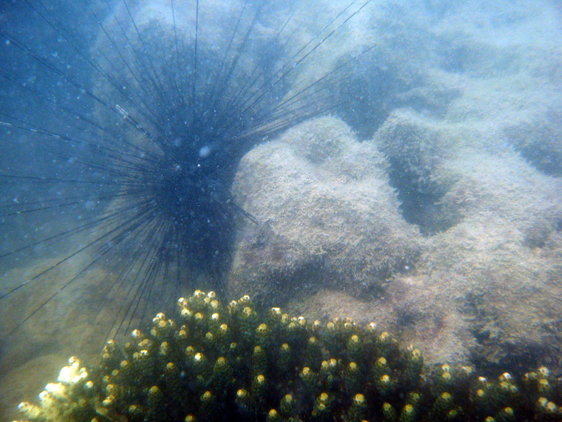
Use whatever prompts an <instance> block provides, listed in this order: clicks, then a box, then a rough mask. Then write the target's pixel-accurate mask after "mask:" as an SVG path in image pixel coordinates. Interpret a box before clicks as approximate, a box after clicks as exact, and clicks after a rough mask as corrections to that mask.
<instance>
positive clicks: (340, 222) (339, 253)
mask: <svg viewBox="0 0 562 422" xmlns="http://www.w3.org/2000/svg"><path fill="white" fill-rule="evenodd" d="M385 168H386V162H385V159H384V156H383V155H382V154H381V153H380V152H379V151H378V149H377V148H376V146H375V145H374V143H372V142H362V143H361V142H358V141H357V139H355V137H354V136H353V134H352V132H351V130H350V129H349V127H347V126H346V125H345V123H343V122H342V121H340V120H338V119H335V118H329V117H326V118H319V119H315V120H312V121H309V122H306V123H303V124H301V125H299V126H297V127H295V128H293V129H291V130H289V131H287V133H285V134H284V135H282V136H281V137H279V138H278V139H276V140H274V141H272V142H267V143H265V144H262V145H260V146H258V147H256V148H255V149H254V150H252V151H251V152H250V153H248V154H246V156H245V157H244V158H243V159H242V161H241V163H240V166H239V170H238V173H237V177H236V179H235V183H234V186H233V193H234V195H235V196H236V198H237V200H238V201H239V202H240V205H241V206H242V207H243V208H244V209H245V210H247V211H248V212H249V213H250V214H252V216H253V217H254V218H255V219H256V220H257V221H258V223H257V224H254V223H253V222H251V221H247V222H245V224H244V227H243V228H242V229H241V230H240V232H239V235H238V242H237V243H236V246H235V254H234V260H233V265H232V268H231V271H230V273H229V285H230V286H229V287H230V289H231V290H232V294H234V295H239V294H240V293H241V292H244V291H246V290H247V289H250V288H251V289H252V292H253V294H254V296H255V297H256V300H258V301H259V300H262V299H267V298H271V297H275V299H276V300H283V299H285V300H286V298H289V297H291V296H293V295H294V294H295V293H296V294H298V295H309V294H310V292H314V291H315V290H317V289H319V288H334V289H343V290H345V291H346V292H348V293H350V294H355V295H357V296H359V295H361V294H364V293H365V292H366V291H371V292H377V291H380V290H381V289H382V284H383V283H384V282H385V280H386V279H387V278H388V277H389V276H390V274H392V273H394V272H396V271H400V270H401V269H402V268H403V267H404V266H406V265H407V264H408V263H409V262H411V261H413V260H414V259H415V258H416V257H417V255H418V254H419V250H420V248H421V242H422V238H421V235H420V234H419V231H418V229H417V227H415V226H413V225H411V224H408V223H407V222H406V221H405V220H404V219H403V218H402V216H401V215H400V213H399V211H398V206H399V202H398V200H397V197H396V193H395V192H394V190H393V189H392V187H391V186H390V185H389V181H388V176H387V173H386V171H385Z"/></svg>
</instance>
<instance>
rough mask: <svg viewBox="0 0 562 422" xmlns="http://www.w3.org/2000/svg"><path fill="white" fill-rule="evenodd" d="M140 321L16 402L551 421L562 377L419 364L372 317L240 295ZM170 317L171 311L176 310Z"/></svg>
mask: <svg viewBox="0 0 562 422" xmlns="http://www.w3.org/2000/svg"><path fill="white" fill-rule="evenodd" d="M178 306H179V315H178V319H177V320H172V319H170V318H168V317H166V316H165V315H164V314H162V313H160V314H158V315H156V317H155V318H154V319H153V323H152V327H151V328H149V330H148V331H147V332H141V331H140V330H134V331H133V333H132V340H130V341H129V342H127V343H125V344H124V345H123V346H120V345H118V344H116V343H115V342H113V341H110V342H108V343H107V345H106V346H105V348H104V351H103V353H102V356H101V363H100V364H99V365H98V366H95V367H91V368H90V367H87V366H85V365H84V364H83V363H82V362H81V361H80V360H78V359H77V358H71V359H70V361H69V365H68V366H66V367H64V368H63V369H62V370H61V372H60V375H59V378H58V382H57V383H50V384H48V385H47V386H46V388H45V390H44V391H43V392H42V393H41V394H40V395H39V400H40V403H39V405H34V404H30V403H27V402H25V403H22V404H20V406H19V409H20V412H21V413H22V414H23V416H24V418H25V420H27V421H33V422H51V421H52V422H54V421H57V422H66V421H69V422H79V421H85V422H91V421H95V422H106V421H147V422H149V421H185V422H194V421H228V420H237V421H267V422H281V421H290V422H299V421H302V422H306V421H326V422H328V421H334V420H337V421H345V422H347V421H354V422H360V421H369V420H370V421H373V420H381V421H385V422H396V421H400V422H407V421H485V422H494V421H525V420H529V421H531V420H532V421H555V420H559V418H560V416H562V408H561V407H560V405H561V404H562V403H561V402H560V393H561V392H562V381H561V380H560V379H558V378H555V377H553V376H552V375H551V374H550V373H549V371H548V369H547V368H546V367H544V366H543V367H540V368H538V370H537V371H534V372H527V373H526V374H525V375H524V376H523V377H522V378H521V379H516V378H515V377H514V376H512V375H510V374H509V373H503V374H502V375H500V376H499V378H497V379H490V380H488V379H486V378H484V377H481V376H478V375H477V374H476V373H475V371H474V369H473V368H472V367H470V366H457V367H450V366H449V365H447V364H442V365H438V366H434V367H427V366H424V363H423V358H422V354H421V352H420V351H419V350H418V349H416V348H415V347H413V346H409V347H407V348H406V349H401V348H399V347H398V344H397V342H396V341H395V340H394V339H393V338H391V337H390V335H389V334H388V333H387V332H384V331H383V332H381V331H379V330H378V329H377V327H376V325H375V324H374V323H371V324H367V325H364V326H361V325H358V324H356V323H354V322H353V321H352V320H350V319H334V320H333V321H330V322H328V323H321V322H319V321H313V322H310V321H307V320H306V319H305V318H303V317H298V318H296V317H289V316H288V315H287V314H286V313H283V312H282V311H281V309H279V308H271V309H270V310H269V311H268V312H266V313H263V314H262V313H260V312H259V311H258V310H257V309H256V307H255V306H254V304H253V303H252V300H251V299H250V297H249V296H244V297H242V298H241V299H240V300H238V301H232V302H231V303H230V304H229V305H227V306H223V305H222V304H221V303H220V302H219V301H218V300H217V299H216V296H215V294H214V293H213V292H209V293H207V294H205V293H204V292H201V291H196V292H195V293H194V294H193V295H192V296H191V297H189V298H187V299H184V298H181V299H180V300H179V301H178ZM175 321H177V322H175Z"/></svg>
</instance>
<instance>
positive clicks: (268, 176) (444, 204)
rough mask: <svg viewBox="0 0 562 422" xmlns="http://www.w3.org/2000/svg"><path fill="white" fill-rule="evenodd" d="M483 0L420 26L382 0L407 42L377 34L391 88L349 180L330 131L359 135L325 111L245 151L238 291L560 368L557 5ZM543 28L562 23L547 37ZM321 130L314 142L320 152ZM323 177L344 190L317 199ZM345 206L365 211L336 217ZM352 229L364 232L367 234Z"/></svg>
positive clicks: (489, 359) (466, 351)
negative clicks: (397, 16) (398, 18)
mask: <svg viewBox="0 0 562 422" xmlns="http://www.w3.org/2000/svg"><path fill="white" fill-rule="evenodd" d="M476 4H477V2H468V3H463V5H457V4H453V3H452V2H449V3H443V4H442V6H435V10H434V15H433V19H434V20H433V21H432V20H431V19H430V18H427V20H425V21H424V19H419V20H417V21H416V22H415V23H414V22H413V20H412V19H413V16H412V15H411V14H412V13H413V12H412V11H413V10H414V9H415V7H414V6H412V7H411V8H410V9H408V8H407V7H406V5H405V4H403V3H401V2H393V3H392V6H391V5H390V2H389V3H387V5H388V8H382V9H381V12H380V14H376V15H375V16H374V17H373V21H374V22H377V25H374V26H373V28H374V29H373V30H372V31H373V33H371V35H372V36H373V37H375V38H376V35H373V34H377V35H379V36H381V37H382V31H383V29H388V31H387V32H385V33H384V38H382V39H384V40H386V41H387V42H388V45H391V43H392V42H398V41H397V40H402V41H403V43H404V45H402V47H403V48H401V49H398V50H393V52H394V53H395V55H394V56H391V55H390V54H389V53H388V51H386V50H385V48H384V45H385V44H384V43H383V44H382V45H383V46H381V47H380V50H377V51H378V53H379V58H380V60H381V62H382V63H384V66H383V67H385V66H386V69H392V70H395V72H394V75H393V76H392V78H390V77H389V76H388V75H386V76H385V77H386V79H383V80H385V81H387V82H389V84H390V86H391V87H393V88H394V91H392V90H391V91H387V92H385V95H387V97H386V102H381V101H379V102H377V104H378V106H380V107H381V108H379V112H380V113H381V114H379V115H378V118H381V116H384V118H382V120H381V122H380V124H373V125H371V127H374V128H376V130H375V131H374V133H372V134H371V135H368V137H367V138H366V139H367V140H366V141H363V142H360V143H358V142H357V141H356V140H353V141H351V144H350V145H353V146H349V147H347V148H348V151H357V152H356V153H357V155H359V156H360V158H359V159H357V169H369V171H370V172H372V175H371V174H369V175H368V176H367V177H366V178H364V179H361V177H365V176H364V175H365V173H359V176H358V177H356V178H353V177H349V175H345V176H342V175H341V174H342V173H341V168H338V166H341V165H342V164H340V161H338V158H332V159H331V160H328V159H327V157H326V156H328V157H329V158H330V151H331V149H330V148H331V146H332V145H333V144H338V142H339V141H337V140H336V139H335V138H337V137H338V136H339V137H340V138H341V139H342V140H343V141H341V142H345V143H347V144H349V142H350V140H349V136H350V135H349V133H347V129H344V128H341V129H339V132H335V131H333V126H334V124H335V123H334V120H331V119H321V120H317V121H314V122H309V123H306V124H305V125H303V126H300V127H299V128H295V129H293V131H289V132H287V134H285V135H284V136H282V137H281V138H280V139H279V140H278V141H274V142H271V143H268V144H265V145H262V146H260V147H258V148H257V149H256V150H254V151H252V152H250V153H249V154H248V155H247V156H246V157H245V158H244V159H243V162H242V165H241V167H240V169H239V173H238V176H237V184H236V185H235V187H234V191H235V193H236V194H237V196H238V197H239V198H240V200H241V203H242V204H244V207H246V209H247V210H248V212H250V213H252V214H255V215H256V217H257V219H258V220H259V221H260V223H261V225H260V226H255V225H252V224H250V223H248V224H245V226H244V227H243V228H242V229H241V234H240V235H239V239H238V243H237V247H238V249H237V251H236V261H235V265H234V267H233V269H232V272H231V274H230V277H231V279H230V283H231V288H232V290H233V291H235V292H239V291H241V290H244V291H251V292H252V294H255V295H257V296H258V297H259V298H265V299H266V300H271V299H272V298H281V299H282V300H286V301H287V302H286V303H284V306H285V305H286V306H288V307H289V309H291V310H294V311H296V312H299V313H304V314H305V315H307V316H311V317H312V316H314V317H325V316H327V317H333V316H337V315H350V316H352V317H353V318H355V319H357V320H362V321H365V320H375V321H377V322H379V323H381V324H382V325H383V326H384V327H385V328H387V329H389V330H391V332H393V333H396V334H397V335H398V337H399V338H400V339H401V340H403V341H404V342H414V343H416V344H417V345H419V347H420V348H421V349H422V350H423V352H424V355H425V357H426V359H427V360H428V361H433V362H443V361H449V362H460V361H465V360H467V359H474V360H475V361H477V362H479V363H481V364H483V365H492V366H493V365H500V366H507V367H509V366H510V365H519V364H526V363H529V362H533V363H534V362H536V359H537V358H538V357H539V356H542V357H543V358H545V359H551V361H552V362H553V363H554V364H556V365H559V363H560V361H561V359H562V353H561V352H562V348H561V346H560V344H561V338H562V336H561V335H560V329H561V322H560V314H562V302H561V301H560V300H559V299H558V298H559V297H562V278H561V277H562V276H561V274H562V249H561V247H562V194H561V192H562V180H561V179H560V177H559V176H560V163H561V162H562V161H561V160H560V158H559V150H560V145H561V144H560V139H559V138H560V136H559V134H560V130H562V129H561V127H562V126H561V125H560V123H561V122H560V117H559V113H558V111H557V110H559V108H560V105H561V104H562V95H561V92H562V85H561V83H560V81H561V80H562V77H561V75H560V69H561V68H562V66H561V65H562V63H561V61H560V57H561V56H560V53H561V49H562V47H561V45H560V43H559V42H556V41H555V38H556V39H558V40H560V36H562V32H561V30H560V22H561V19H560V11H559V10H557V9H556V8H555V7H554V6H553V5H552V4H550V3H548V2H544V3H540V6H539V4H533V5H532V6H530V4H529V3H527V2H518V3H517V6H514V7H512V6H513V5H510V6H508V5H507V4H506V5H504V4H501V3H498V4H495V5H494V8H492V7H491V6H490V8H488V9H486V10H485V11H483V10H480V11H476ZM393 7H394V8H396V9H392V8H393ZM528 7H530V9H527V8H528ZM397 9H399V10H401V11H403V12H404V15H403V16H404V18H403V21H402V23H403V26H400V27H399V28H397V27H392V25H390V16H391V15H392V14H391V12H390V11H391V10H395V11H396V10H397ZM484 16H486V18H484ZM487 18H489V20H488V21H486V20H485V19H487ZM430 22H431V23H432V24H430ZM546 28H549V31H552V34H557V35H556V36H555V37H553V36H552V35H549V36H546V32H545V31H546ZM379 31H380V32H379ZM522 34H533V35H532V36H523V35H522ZM541 34H543V35H544V36H543V35H541ZM408 35H410V36H409V37H408ZM393 37H394V38H393ZM424 39H425V43H422V41H423V40H424ZM428 39H431V40H433V41H434V42H435V43H436V45H440V47H434V48H433V49H432V47H431V43H429V42H427V40H428ZM391 40H392V41H391ZM416 46H417V47H418V49H417V50H416V48H415V47H416ZM441 48H443V50H440V49H441ZM385 51H386V53H385ZM439 51H441V52H439ZM407 54H409V56H408V57H407V58H406V55H407ZM400 60H402V63H404V65H403V66H402V67H400V65H398V64H397V63H398V62H399V61H400ZM414 64H415V65H414ZM381 68H382V67H381ZM381 68H378V69H373V78H378V77H381V74H384V73H381V70H380V69H381ZM408 71H409V72H410V73H409V76H406V74H407V72H408ZM397 81H402V82H404V83H403V84H400V83H397ZM368 92H369V85H368V84H367V85H365V91H364V94H365V96H366V97H368V95H369V94H368ZM383 103H384V106H383V105H382V104H383ZM371 105H373V104H372V103H371ZM389 105H393V106H394V107H393V108H392V110H391V111H389V112H388V113H384V112H383V111H384V110H388V109H389ZM385 107H386V108H385ZM354 110H355V118H356V120H358V121H362V122H363V123H364V125H363V126H357V125H355V126H354V129H356V130H358V131H359V133H360V134H361V135H365V132H364V129H365V127H368V126H369V119H371V121H374V120H376V119H377V116H369V115H368V114H366V113H367V112H366V111H365V110H366V109H364V108H357V109H354ZM369 110H370V111H372V110H373V109H372V108H371V109H369ZM353 122H354V119H352V123H353ZM321 124H322V125H323V126H321ZM340 125H341V123H340ZM315 139H321V140H323V141H322V142H324V144H323V147H322V148H316V149H314V140H315ZM328 141H330V143H328ZM299 142H302V144H303V146H302V147H300V149H299V147H298V145H299ZM289 145H295V147H290V146H289ZM326 151H328V152H326ZM373 151H376V152H373ZM303 160H304V161H303ZM369 160H370V161H371V163H372V164H371V166H369V165H368V164H367V163H366V162H365V161H369ZM303 163H305V164H303ZM305 168H307V169H310V168H314V169H315V171H316V173H314V174H313V175H310V170H304V169H305ZM334 168H337V171H336V172H334V170H333V169H334ZM297 169H298V170H297ZM338 172H339V173H338ZM330 178H331V179H330ZM361 180H362V181H363V184H362V185H361V182H360V181H361ZM275 181H278V184H276V182H275ZM328 181H329V182H328ZM358 185H361V189H358ZM297 187H298V188H297ZM330 189H333V190H336V191H337V192H342V193H344V192H345V193H346V194H347V193H349V197H347V196H345V195H344V194H342V196H341V199H339V202H338V201H335V202H334V201H324V202H323V201H322V200H316V201H314V200H313V199H314V197H315V196H314V195H315V192H327V193H325V194H324V193H322V194H319V193H318V194H317V196H318V197H324V198H333V193H332V192H333V191H331V190H330ZM393 189H394V190H393ZM303 198H304V199H305V200H304V201H302V199H303ZM295 199H296V202H297V203H296V204H292V201H295ZM397 199H398V203H399V205H398V207H396V201H397ZM368 201H371V203H370V208H364V207H363V205H364V204H365V203H367V202H368ZM302 207H304V208H302ZM342 207H344V208H346V209H348V210H353V211H354V213H355V214H354V218H355V220H351V219H349V218H348V219H342V217H341V213H342V211H341V209H340V208H342ZM378 218H380V220H378ZM350 221H353V223H350ZM358 221H360V222H362V223H363V224H364V225H361V224H359V225H358V226H357V222H358ZM384 222H386V225H385V223H384ZM289 224H291V225H292V229H289V228H288V225H289ZM354 225H355V226H354ZM383 226H384V228H385V229H386V230H385V229H383ZM321 227H328V230H327V234H326V232H323V231H320V230H319V228H321ZM357 227H370V228H372V229H373V232H372V236H369V235H368V234H367V230H366V229H363V231H362V230H361V229H360V230H357V229H356V228H357ZM330 229H331V230H330ZM352 229H353V231H354V232H355V234H356V235H357V236H359V238H360V239H361V240H362V241H364V242H365V243H364V245H368V247H364V246H361V247H360V248H358V249H357V250H355V249H353V245H354V244H355V243H354V239H355V242H359V243H360V242H361V240H358V239H359V238H354V237H353V236H350V235H349V233H350V232H351V230H352ZM322 233H324V234H325V237H322V236H321V234H322ZM375 233H376V235H375ZM418 233H421V234H422V235H423V236H422V235H420V234H418ZM404 234H405V235H406V236H403V235H404ZM338 235H341V240H338V242H339V246H340V247H337V246H336V243H338V242H334V240H335V239H338ZM391 244H392V246H391V247H390V248H389V247H388V245H391ZM268 245H269V246H270V247H269V246H268ZM273 245H275V247H273ZM325 245H327V246H326V247H325ZM379 246H380V247H382V249H380V250H378V249H377V248H378V247H379ZM369 248H372V249H369ZM375 250H376V251H377V252H376V253H375V254H372V252H373V251H375ZM258 256H263V257H267V260H264V261H262V262H257V261H256V260H255V258H256V257H258ZM371 258H372V259H371ZM381 264H382V265H381ZM371 265H372V266H371ZM374 268H385V270H386V271H379V272H377V271H374V270H373V269H374ZM274 274H276V275H279V276H278V277H273V275H274ZM244 280H247V282H245V281H244ZM250 280H251V281H250ZM275 280H277V282H276V281H275ZM339 286H342V287H344V288H343V289H340V288H339ZM369 287H371V288H372V287H375V288H374V289H371V290H369ZM248 289H251V290H248ZM362 293H363V296H362V297H361V294H362ZM364 293H368V294H367V295H365V294H364Z"/></svg>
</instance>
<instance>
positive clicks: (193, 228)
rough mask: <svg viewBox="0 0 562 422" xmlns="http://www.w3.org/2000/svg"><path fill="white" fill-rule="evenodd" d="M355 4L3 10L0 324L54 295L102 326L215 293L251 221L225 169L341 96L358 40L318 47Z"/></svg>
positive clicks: (5, 328) (6, 328)
mask: <svg viewBox="0 0 562 422" xmlns="http://www.w3.org/2000/svg"><path fill="white" fill-rule="evenodd" d="M368 3H369V0H367V1H359V2H358V1H356V2H353V3H351V4H346V5H343V6H342V7H341V8H340V9H339V10H336V11H335V12H332V13H328V14H327V16H322V17H321V18H319V17H318V16H316V15H317V14H315V13H309V18H308V19H309V20H308V21H307V20H306V19H302V18H301V17H299V14H298V13H297V12H295V11H299V10H300V11H303V10H306V5H304V7H303V6H300V7H301V8H300V9H299V8H298V6H297V5H296V4H294V3H293V2H290V3H287V4H277V3H276V2H267V1H230V2H228V3H224V2H213V1H205V2H203V1H201V2H200V1H190V2H178V1H174V0H171V1H157V0H153V1H131V0H118V1H116V2H114V3H112V4H111V5H107V4H105V3H104V2H95V1H85V2H71V1H54V2H42V1H40V0H25V1H22V2H12V3H11V5H9V6H4V10H3V11H2V15H1V16H0V18H1V19H2V20H1V22H0V24H1V26H0V36H1V38H2V45H1V50H0V55H1V56H2V60H1V62H2V68H1V70H0V75H1V76H2V78H1V79H2V82H1V88H2V91H1V95H2V106H1V109H0V126H1V130H2V157H1V163H0V164H1V165H2V167H1V171H0V181H1V182H2V198H1V201H2V202H1V208H0V212H1V217H2V224H3V229H2V236H3V239H2V247H1V250H0V259H1V260H2V265H3V271H2V272H3V274H4V277H3V279H2V281H1V285H0V301H1V303H2V307H3V308H4V311H3V314H2V333H4V335H5V334H7V333H11V332H14V331H15V330H16V329H18V328H20V327H21V326H22V325H23V324H25V323H27V322H28V321H29V322H31V321H32V320H33V319H34V318H32V317H34V316H37V317H39V315H42V314H43V315H48V316H49V319H56V318H61V316H60V312H61V311H58V312H59V314H57V313H56V312H55V310H54V309H58V308H60V307H57V306H56V302H57V301H63V300H64V301H70V302H73V301H75V302H76V303H79V304H80V307H81V308H82V310H84V309H87V308H88V309H91V310H93V311H94V312H99V311H100V309H104V310H105V309H107V312H108V313H110V314H111V320H112V321H115V325H114V327H113V329H112V333H111V335H115V333H116V332H118V331H120V330H121V329H124V328H126V327H127V326H128V324H129V323H130V321H131V320H132V319H134V318H142V316H143V315H145V314H146V312H147V311H146V309H144V308H145V307H146V306H148V304H151V305H155V304H157V305H158V306H161V305H160V303H166V302H170V298H173V297H177V296H178V295H179V293H180V291H181V289H182V287H187V286H188V287H189V288H194V287H202V288H205V287H212V288H213V289H215V290H217V291H218V292H219V294H220V295H222V296H225V294H226V293H225V287H224V286H223V283H222V282H221V280H222V274H223V271H224V269H225V268H227V267H228V263H229V256H230V248H231V244H232V239H233V233H234V230H233V225H234V222H235V221H236V219H237V218H249V219H252V216H250V215H248V214H247V213H245V212H244V210H242V209H240V208H239V207H238V206H237V205H236V202H235V200H234V198H232V197H231V195H230V186H231V182H232V179H233V177H234V174H235V171H236V166H237V163H238V161H239V159H240V157H242V156H243V155H244V154H245V153H246V152H247V151H248V150H249V149H250V148H251V147H252V146H254V145H255V144H256V143H258V142H262V141H263V140H264V139H267V138H268V137H270V136H271V135H273V134H275V133H277V132H278V131H280V130H283V129H285V128H287V127H289V126H290V125H293V124H295V123H296V122H298V121H301V120H303V119H306V118H309V117H312V116H315V115H318V114H320V113H325V112H328V111H331V110H334V109H337V108H338V107H341V105H342V103H341V99H339V100H337V99H336V95H335V94H334V92H336V91H337V90H336V89H334V88H335V87H336V86H337V84H338V83H340V82H341V81H342V80H343V79H345V77H344V75H345V72H344V71H345V69H347V68H349V66H348V65H349V64H350V63H352V62H353V61H354V59H355V58H356V57H358V56H363V55H364V53H365V49H364V50H363V51H361V49H360V48H357V49H356V50H355V51H351V49H347V53H346V55H345V57H340V59H339V60H332V61H331V62H330V61H326V60H324V59H325V56H326V53H327V52H329V49H328V48H327V46H329V45H331V48H333V47H334V45H336V44H337V43H336V42H334V40H335V39H336V38H337V37H341V35H342V34H344V33H345V30H346V27H348V26H349V25H350V24H351V23H352V22H353V20H354V19H355V18H356V17H357V16H359V15H360V14H362V13H364V12H365V10H366V9H365V7H366V5H367V4H368ZM311 16H314V18H315V19H316V21H314V20H310V17H311ZM350 51H351V52H350ZM367 51H368V49H367ZM320 59H322V60H320ZM320 63H322V64H321V65H320ZM327 63H328V64H327ZM116 280H119V281H116ZM79 286H80V288H83V287H84V286H86V287H85V288H86V289H89V292H90V293H89V294H90V295H89V296H88V297H92V296H93V297H95V299H96V301H88V300H86V299H82V297H83V296H81V292H80V291H79ZM63 293H64V294H66V295H69V298H65V299H62V298H61V296H63ZM84 297H86V296H84ZM160 301H161V302H160ZM159 302H160V303H159ZM110 305H112V306H110ZM47 308H49V310H48V311H47ZM60 309H64V308H60ZM109 309H111V311H109ZM64 312H65V311H63V313H64ZM148 312H149V314H150V313H151V311H148ZM63 316H64V317H65V318H70V319H72V318H75V316H74V315H73V314H72V313H71V312H68V313H66V314H64V315H63ZM41 320H42V324H44V325H45V326H47V325H48V324H47V322H46V321H47V320H48V319H46V318H41ZM50 329H51V330H52V329H53V328H50Z"/></svg>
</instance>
